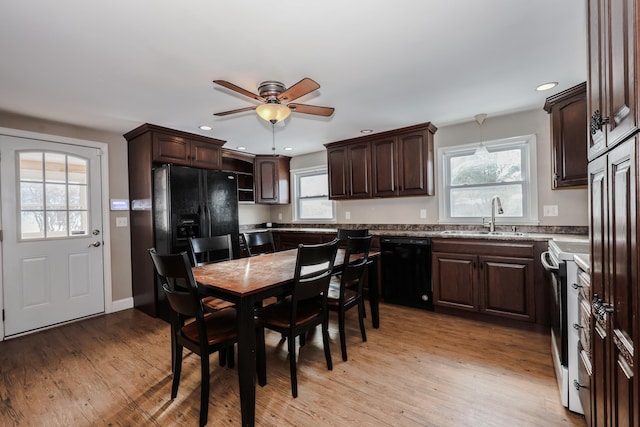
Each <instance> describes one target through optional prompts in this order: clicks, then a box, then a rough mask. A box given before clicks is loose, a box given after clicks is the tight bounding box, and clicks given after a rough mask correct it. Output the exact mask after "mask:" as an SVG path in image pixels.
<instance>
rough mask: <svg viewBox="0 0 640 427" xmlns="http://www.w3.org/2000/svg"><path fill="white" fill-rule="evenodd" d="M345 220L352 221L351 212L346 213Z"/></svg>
mask: <svg viewBox="0 0 640 427" xmlns="http://www.w3.org/2000/svg"><path fill="white" fill-rule="evenodd" d="M344 218H345V219H351V212H349V211H346V212H345V213H344Z"/></svg>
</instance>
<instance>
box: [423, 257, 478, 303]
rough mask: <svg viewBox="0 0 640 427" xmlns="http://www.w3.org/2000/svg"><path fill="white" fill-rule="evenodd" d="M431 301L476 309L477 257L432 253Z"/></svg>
mask: <svg viewBox="0 0 640 427" xmlns="http://www.w3.org/2000/svg"><path fill="white" fill-rule="evenodd" d="M432 260H433V265H432V268H433V303H434V304H435V305H439V306H443V307H452V308H457V309H463V310H468V311H477V310H478V286H477V284H478V280H477V276H478V274H477V264H478V257H477V256H475V255H465V254H449V253H438V252H434V253H433V257H432Z"/></svg>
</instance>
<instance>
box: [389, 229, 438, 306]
mask: <svg viewBox="0 0 640 427" xmlns="http://www.w3.org/2000/svg"><path fill="white" fill-rule="evenodd" d="M380 249H381V251H382V297H383V299H384V301H385V302H389V303H394V304H401V305H406V306H410V307H418V308H423V309H427V310H433V291H432V286H431V239H429V238H426V237H425V238H415V237H381V238H380Z"/></svg>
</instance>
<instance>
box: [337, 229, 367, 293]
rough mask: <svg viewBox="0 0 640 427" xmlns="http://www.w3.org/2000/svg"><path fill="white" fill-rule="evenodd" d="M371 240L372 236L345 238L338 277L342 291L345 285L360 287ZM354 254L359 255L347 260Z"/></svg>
mask: <svg viewBox="0 0 640 427" xmlns="http://www.w3.org/2000/svg"><path fill="white" fill-rule="evenodd" d="M372 240H373V236H366V237H349V238H348V239H347V241H348V242H347V249H346V251H345V258H344V259H345V261H344V265H343V267H342V275H341V278H340V279H341V288H342V289H341V291H342V292H344V289H345V288H346V287H353V286H355V285H357V286H358V287H359V288H361V287H362V282H363V276H364V272H365V270H366V268H367V264H368V262H369V251H370V249H371V242H372ZM354 255H359V257H358V258H357V259H355V260H353V261H351V262H349V260H350V258H351V257H352V256H354Z"/></svg>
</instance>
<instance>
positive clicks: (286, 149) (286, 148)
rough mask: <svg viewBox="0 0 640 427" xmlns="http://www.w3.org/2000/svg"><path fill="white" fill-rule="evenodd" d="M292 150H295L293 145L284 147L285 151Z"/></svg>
mask: <svg viewBox="0 0 640 427" xmlns="http://www.w3.org/2000/svg"><path fill="white" fill-rule="evenodd" d="M291 150H293V148H292V147H284V151H291Z"/></svg>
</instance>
